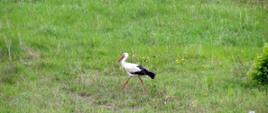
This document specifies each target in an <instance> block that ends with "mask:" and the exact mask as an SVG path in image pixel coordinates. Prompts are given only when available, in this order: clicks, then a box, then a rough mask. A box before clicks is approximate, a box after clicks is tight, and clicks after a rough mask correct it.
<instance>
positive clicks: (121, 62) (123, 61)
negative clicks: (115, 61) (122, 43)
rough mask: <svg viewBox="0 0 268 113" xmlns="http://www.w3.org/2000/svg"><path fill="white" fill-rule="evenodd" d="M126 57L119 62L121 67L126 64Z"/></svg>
mask: <svg viewBox="0 0 268 113" xmlns="http://www.w3.org/2000/svg"><path fill="white" fill-rule="evenodd" d="M127 58H128V56H124V58H123V59H122V60H121V61H120V64H121V65H123V64H125V63H126V60H127Z"/></svg>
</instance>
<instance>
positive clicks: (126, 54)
mask: <svg viewBox="0 0 268 113" xmlns="http://www.w3.org/2000/svg"><path fill="white" fill-rule="evenodd" d="M127 57H128V53H126V52H124V53H123V55H122V56H121V58H120V59H119V60H118V62H121V61H122V60H123V59H124V58H125V59H126V58H127Z"/></svg>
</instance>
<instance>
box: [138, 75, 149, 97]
mask: <svg viewBox="0 0 268 113" xmlns="http://www.w3.org/2000/svg"><path fill="white" fill-rule="evenodd" d="M138 77H139V79H140V81H141V84H142V87H143V90H144V94H145V95H147V94H148V93H147V89H146V87H145V86H144V83H143V80H142V79H141V77H140V76H138Z"/></svg>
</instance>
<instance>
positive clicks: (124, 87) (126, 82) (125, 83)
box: [123, 77, 131, 90]
mask: <svg viewBox="0 0 268 113" xmlns="http://www.w3.org/2000/svg"><path fill="white" fill-rule="evenodd" d="M130 78H131V77H128V79H127V80H126V81H125V82H124V84H123V90H125V89H126V87H127V84H128V81H129V80H130Z"/></svg>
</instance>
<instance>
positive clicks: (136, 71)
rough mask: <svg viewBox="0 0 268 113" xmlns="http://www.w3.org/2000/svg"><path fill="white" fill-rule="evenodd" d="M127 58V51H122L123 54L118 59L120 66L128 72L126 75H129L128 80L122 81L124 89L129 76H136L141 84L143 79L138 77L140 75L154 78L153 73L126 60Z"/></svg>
mask: <svg viewBox="0 0 268 113" xmlns="http://www.w3.org/2000/svg"><path fill="white" fill-rule="evenodd" d="M127 58H128V53H124V54H123V56H122V57H121V58H120V59H119V62H120V64H121V66H122V68H123V69H124V70H125V71H126V72H127V73H128V76H129V78H128V80H127V81H126V82H125V83H124V89H125V87H126V85H127V84H128V81H129V79H130V77H134V76H138V78H139V79H140V81H141V83H142V85H143V80H142V79H141V78H140V76H142V75H148V76H149V77H150V78H151V79H154V78H155V74H154V73H153V72H150V71H148V70H147V69H145V68H144V67H142V66H140V65H138V64H133V63H128V62H126V60H127ZM144 89H145V88H144Z"/></svg>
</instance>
